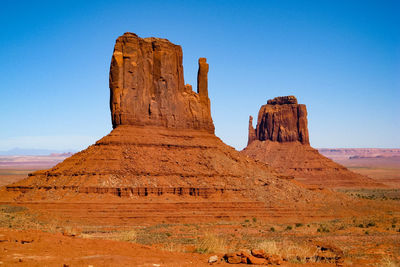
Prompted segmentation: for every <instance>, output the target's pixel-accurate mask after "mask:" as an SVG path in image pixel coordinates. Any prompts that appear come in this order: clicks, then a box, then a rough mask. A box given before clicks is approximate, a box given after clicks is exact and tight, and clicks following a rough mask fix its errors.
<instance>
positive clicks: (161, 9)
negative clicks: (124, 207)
mask: <svg viewBox="0 0 400 267" xmlns="http://www.w3.org/2000/svg"><path fill="white" fill-rule="evenodd" d="M399 11H400V3H399V2H398V1H363V2H362V4H361V3H360V2H359V1H323V2H322V1H308V2H307V3H304V2H302V3H300V2H299V1H252V2H231V1H202V2H201V3H198V2H196V1H185V2H181V1H168V3H167V2H164V1H151V2H149V1H133V2H132V1H113V2H112V3H110V2H108V1H91V2H80V1H57V2H52V1H35V2H32V1H18V2H15V1H4V2H2V9H1V10H0V21H1V23H2V25H4V27H1V28H0V33H1V35H0V36H1V37H0V40H1V42H0V48H1V49H0V55H1V58H2V61H0V77H1V80H2V85H1V90H0V98H1V101H2V102H1V105H0V106H1V109H0V112H1V116H0V124H1V125H2V130H1V131H0V151H7V150H10V149H13V148H17V147H19V148H24V149H32V148H33V149H50V150H52V149H53V150H57V151H64V150H70V149H74V150H75V151H79V150H82V149H84V148H86V147H87V146H89V145H90V144H93V143H95V141H97V140H98V139H99V138H101V137H103V136H105V135H106V134H108V133H109V132H110V130H111V129H112V126H111V118H110V111H109V88H108V72H109V65H110V61H111V55H112V51H113V47H114V43H115V39H116V38H117V37H118V36H120V35H122V34H123V33H124V32H127V31H130V32H134V33H136V34H138V35H139V36H140V37H151V36H154V37H161V38H167V39H169V40H170V41H171V42H173V43H175V44H178V45H181V46H182V49H183V64H184V70H185V72H184V75H185V83H189V84H192V85H193V88H195V87H196V74H197V59H198V58H199V57H206V58H207V62H208V63H209V65H210V71H209V85H208V88H209V97H210V100H211V112H212V117H213V120H214V124H215V128H216V131H215V132H216V135H217V136H218V137H220V138H221V139H222V140H223V141H224V142H225V143H227V144H228V145H231V146H233V147H235V148H236V149H238V150H241V149H242V148H244V147H245V146H246V144H247V133H248V131H247V127H248V117H249V115H252V116H253V117H254V118H255V120H256V118H257V113H258V110H259V108H260V106H261V105H263V104H266V102H267V100H268V99H271V98H274V97H276V96H283V95H295V96H296V97H297V99H298V101H299V103H302V104H306V106H307V110H308V127H309V132H310V142H311V145H312V146H313V147H316V148H399V147H400V134H399V133H400V119H399V118H400V116H399V115H400V105H399V104H398V101H399V99H400V76H399V73H400V29H399V27H398V26H397V25H400V16H398V14H399ZM65 152H68V151H65Z"/></svg>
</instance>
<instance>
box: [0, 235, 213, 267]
mask: <svg viewBox="0 0 400 267" xmlns="http://www.w3.org/2000/svg"><path fill="white" fill-rule="evenodd" d="M207 259H208V257H207V255H201V254H194V253H179V252H168V251H162V250H159V249H155V248H152V247H150V246H144V245H139V244H134V243H129V242H119V241H112V240H95V239H84V238H75V237H70V236H64V235H63V234H61V233H58V234H51V233H45V232H40V231H34V230H31V231H17V230H10V229H2V228H0V262H1V263H2V264H4V265H5V266H13V265H18V266H63V264H64V266H65V265H67V266H91V265H93V266H206V265H207ZM157 264H158V265H157Z"/></svg>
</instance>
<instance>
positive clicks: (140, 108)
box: [110, 33, 214, 133]
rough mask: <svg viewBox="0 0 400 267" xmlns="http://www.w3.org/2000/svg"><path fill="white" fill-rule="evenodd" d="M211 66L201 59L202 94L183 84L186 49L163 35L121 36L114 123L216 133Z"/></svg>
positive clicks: (113, 73) (113, 78) (115, 60)
mask: <svg viewBox="0 0 400 267" xmlns="http://www.w3.org/2000/svg"><path fill="white" fill-rule="evenodd" d="M207 75H208V64H207V62H206V59H205V58H200V59H199V72H198V78H197V80H198V88H197V93H195V92H193V91H192V87H191V85H186V86H185V84H184V78H183V66H182V48H181V47H180V46H179V45H175V44H173V43H171V42H169V41H168V40H167V39H160V38H144V39H142V38H140V37H138V36H137V35H136V34H133V33H125V34H124V35H123V36H120V37H119V38H118V39H117V41H116V44H115V48H114V53H113V56H112V60H111V68H110V92H111V94H110V108H111V117H112V124H113V127H114V128H115V127H117V126H118V125H136V126H149V125H151V126H164V127H167V128H178V129H200V130H206V131H208V132H210V133H214V124H213V122H212V119H211V112H210V100H209V98H208V88H207Z"/></svg>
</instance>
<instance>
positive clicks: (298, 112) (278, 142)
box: [242, 96, 383, 188]
mask: <svg viewBox="0 0 400 267" xmlns="http://www.w3.org/2000/svg"><path fill="white" fill-rule="evenodd" d="M242 153H244V154H245V155H247V156H249V157H252V158H254V159H257V160H259V161H262V162H265V163H267V164H268V165H270V166H272V167H274V168H276V169H277V170H278V172H280V173H282V174H284V175H287V176H293V177H295V179H296V180H298V181H301V182H303V183H305V184H308V185H309V186H321V187H331V188H340V187H383V185H382V184H379V183H377V182H375V181H374V180H372V179H370V178H368V177H365V176H363V175H360V174H356V173H353V172H351V171H349V170H348V169H346V168H345V167H344V166H342V165H339V164H337V163H335V162H333V161H332V160H330V159H328V158H326V157H324V156H323V155H321V154H320V153H319V152H318V151H317V150H316V149H314V148H312V147H311V146H310V142H309V135H308V126H307V109H306V106H305V105H303V104H298V103H297V99H296V97H294V96H281V97H275V98H274V99H270V100H268V101H267V104H266V105H263V106H261V108H260V111H259V112H258V119H257V126H256V129H254V127H253V117H251V116H250V119H249V135H248V145H247V147H246V148H245V149H244V150H242Z"/></svg>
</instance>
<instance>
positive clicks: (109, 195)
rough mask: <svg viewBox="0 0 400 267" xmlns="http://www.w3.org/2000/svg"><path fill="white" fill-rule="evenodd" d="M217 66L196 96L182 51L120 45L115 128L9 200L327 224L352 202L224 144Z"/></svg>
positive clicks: (150, 44)
mask: <svg viewBox="0 0 400 267" xmlns="http://www.w3.org/2000/svg"><path fill="white" fill-rule="evenodd" d="M208 67H209V66H208V64H207V63H206V59H205V58H200V60H199V72H198V85H197V93H196V92H193V91H192V90H191V86H190V85H184V79H183V69H182V49H181V47H180V46H178V45H174V44H172V43H171V42H169V41H168V40H166V39H159V38H145V39H142V38H139V37H138V36H137V35H135V34H132V33H126V34H124V35H123V36H121V37H119V38H118V39H117V41H116V45H115V50H114V53H113V57H112V61H111V68H110V90H111V97H110V108H111V115H112V123H113V127H114V129H113V130H112V131H111V133H110V134H108V135H107V136H105V137H103V138H102V139H100V140H99V141H97V142H96V143H95V144H94V145H91V146H89V147H88V148H87V149H85V150H83V151H81V152H79V153H76V154H74V155H73V156H71V157H69V158H67V159H65V160H64V161H63V162H62V163H59V164H58V165H56V166H55V167H53V168H51V169H48V170H42V171H37V172H34V173H32V174H31V175H29V177H27V178H26V179H25V180H22V181H20V182H17V183H14V184H11V185H8V186H6V187H5V188H2V189H0V191H1V192H0V201H10V200H12V201H18V202H21V201H22V202H30V203H31V204H29V205H33V206H32V209H34V208H39V209H45V210H49V209H50V210H52V211H54V212H55V211H58V212H61V214H62V217H68V218H75V217H79V218H86V219H87V218H89V217H90V216H92V217H91V218H92V219H95V220H96V221H99V220H100V218H101V221H102V222H104V223H110V224H112V223H116V224H118V225H121V224H126V223H129V222H132V221H134V220H152V221H157V220H162V221H164V220H165V221H174V220H179V221H182V220H183V219H185V220H188V218H192V219H193V220H194V221H199V220H207V218H211V217H212V218H218V219H221V218H243V217H251V216H252V217H268V218H270V217H275V218H281V217H282V216H284V217H285V218H290V217H291V216H294V218H297V217H298V216H299V214H301V211H304V212H305V213H308V214H309V215H310V216H315V214H322V215H321V216H327V214H326V210H327V208H326V207H325V206H326V205H330V207H332V205H333V203H335V204H334V205H336V206H337V207H343V206H342V205H343V199H347V198H345V197H344V196H339V197H338V196H337V195H335V194H333V193H332V192H325V191H319V190H309V189H307V188H306V187H304V186H303V185H301V184H298V183H297V182H296V181H294V180H287V179H286V178H287V177H286V176H281V175H279V174H277V173H276V172H275V171H274V170H273V169H272V168H271V167H269V166H267V165H266V164H264V163H260V162H256V161H254V160H252V159H249V158H248V157H246V156H245V155H243V154H241V153H240V152H238V151H236V150H235V149H233V148H231V147H229V146H227V145H225V144H224V143H223V142H222V141H221V140H220V139H219V138H217V137H216V136H215V134H214V126H213V122H212V119H211V115H210V101H209V98H208V85H207V73H208ZM300 135H301V136H302V138H303V137H304V138H305V136H304V135H303V133H300ZM42 202H46V205H45V204H44V203H42ZM99 202H100V203H101V204H99V205H97V204H96V203H99ZM120 202H122V203H120ZM35 203H39V204H35ZM49 203H50V204H49ZM57 203H58V204H57ZM73 203H79V204H78V205H74V204H73ZM93 203H94V204H93ZM110 203H111V204H110ZM112 203H119V204H120V205H117V206H115V205H116V204H115V205H114V204H112ZM124 203H125V204H126V203H129V205H125V204H124ZM133 203H135V204H133ZM311 203H314V204H311ZM124 205H125V206H124ZM302 208H303V209H302ZM330 210H337V209H333V208H331V209H330ZM310 212H311V213H312V214H311V213H310ZM318 212H320V213H318ZM341 214H345V212H343V209H341ZM149 217H151V219H149ZM161 218H162V219H161Z"/></svg>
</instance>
